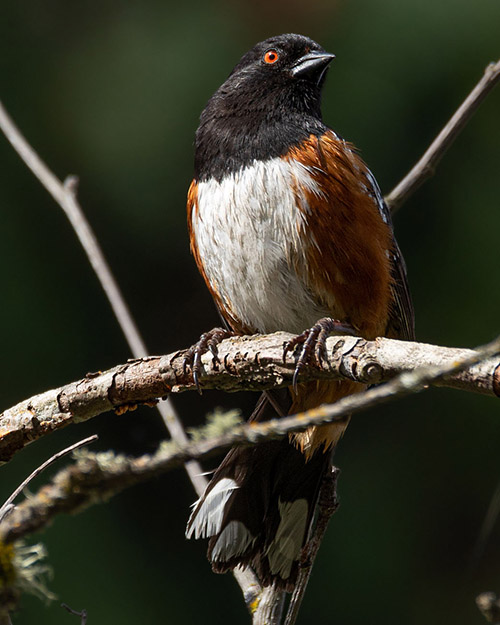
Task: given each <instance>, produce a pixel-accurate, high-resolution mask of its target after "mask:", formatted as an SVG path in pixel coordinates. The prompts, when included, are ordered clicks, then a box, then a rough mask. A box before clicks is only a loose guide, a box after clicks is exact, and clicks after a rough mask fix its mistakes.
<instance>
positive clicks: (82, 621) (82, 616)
mask: <svg viewBox="0 0 500 625" xmlns="http://www.w3.org/2000/svg"><path fill="white" fill-rule="evenodd" d="M61 608H64V609H65V610H66V611H67V612H69V613H70V614H74V615H75V616H79V617H80V625H86V624H87V610H81V611H80V612H77V611H76V610H73V609H72V608H70V607H69V605H66V604H65V603H61Z"/></svg>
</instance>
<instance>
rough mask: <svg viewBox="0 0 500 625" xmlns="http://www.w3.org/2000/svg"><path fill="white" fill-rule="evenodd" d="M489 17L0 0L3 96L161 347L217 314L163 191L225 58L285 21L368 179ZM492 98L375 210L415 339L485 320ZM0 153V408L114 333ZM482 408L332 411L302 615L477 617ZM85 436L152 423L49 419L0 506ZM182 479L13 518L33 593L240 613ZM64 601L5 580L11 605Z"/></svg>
mask: <svg viewBox="0 0 500 625" xmlns="http://www.w3.org/2000/svg"><path fill="white" fill-rule="evenodd" d="M499 24H500V4H499V3H498V0H478V2H470V1H466V0H441V2H436V1H435V0H418V1H417V0H407V1H406V2H401V1H400V0H378V1H375V2H373V1H370V0H351V1H350V2H347V0H309V1H308V2H301V1H299V0H287V1H285V0H275V2H273V3H269V2H264V1H263V0H256V1H252V2H250V1H249V0H247V1H244V0H209V1H206V2H201V1H199V0H198V1H196V0H195V1H191V2H185V3H174V2H171V1H165V0H143V1H142V2H125V1H120V0H101V1H100V2H99V3H97V2H90V1H89V0H82V1H80V2H75V1H71V0H70V1H68V0H17V1H16V2H12V1H10V2H9V1H8V0H7V1H5V2H3V3H2V19H1V22H0V58H1V59H2V61H1V64H2V98H3V100H4V103H5V105H6V107H7V109H8V110H9V111H10V113H11V115H12V116H13V117H14V119H15V120H16V122H17V124H18V125H19V126H20V128H21V129H22V130H23V132H24V133H25V134H26V136H27V138H28V139H29V141H30V142H31V143H32V144H33V146H34V147H35V148H36V149H37V150H38V151H39V153H40V155H41V156H42V157H43V158H44V159H45V160H46V162H47V163H48V164H49V165H50V166H51V167H52V168H53V169H54V171H55V172H56V173H57V174H58V175H59V176H60V177H61V178H64V177H65V176H66V175H67V174H69V173H75V174H78V175H79V177H80V180H81V183H80V191H79V197H80V199H81V203H82V205H83V207H84V208H85V211H86V214H87V216H88V218H89V219H90V221H91V223H92V225H93V227H94V228H95V231H96V233H97V235H98V237H99V240H100V242H101V244H102V246H103V248H104V250H105V253H106V255H107V257H108V259H109V261H110V263H111V265H112V267H113V269H114V271H115V273H116V276H117V279H118V281H119V282H120V284H121V286H122V288H123V291H124V293H125V295H126V297H127V300H128V301H129V303H130V306H131V308H132V310H133V312H134V315H135V316H136V319H137V322H138V324H139V326H140V327H141V329H142V331H143V333H144V336H145V339H146V342H147V344H148V345H149V348H150V349H151V350H152V351H153V352H154V353H166V352H170V351H173V350H175V349H177V348H181V347H186V346H187V345H189V344H191V343H192V342H193V341H194V340H195V338H196V337H197V336H198V335H199V334H200V333H201V332H202V331H203V330H206V329H207V328H210V327H213V326H214V325H215V324H217V323H218V319H217V315H216V313H215V310H214V306H213V305H212V303H211V300H210V297H209V295H208V293H207V291H206V289H205V287H204V285H203V283H202V280H201V278H200V277H199V276H198V274H197V271H196V269H195V266H194V263H193V260H192V258H191V257H190V254H189V245H188V238H187V233H186V227H185V208H184V207H185V193H186V189H187V187H188V184H189V182H190V178H191V174H192V141H193V134H194V131H195V129H196V126H197V120H198V116H199V113H200V111H201V109H202V108H203V106H204V104H205V102H206V100H207V99H208V97H209V96H210V95H211V93H212V92H213V91H214V90H215V89H216V88H217V87H218V85H219V84H220V83H221V82H222V80H223V79H224V78H225V77H226V75H227V74H228V73H229V71H230V70H231V68H232V66H233V65H234V64H235V63H236V61H237V60H238V59H239V57H240V55H241V54H242V53H243V52H245V51H246V50H247V49H248V48H249V47H250V46H251V45H253V44H254V43H255V42H257V41H259V40H261V39H264V38H265V37H268V36H270V35H273V34H278V33H280V32H287V31H295V32H301V33H304V34H307V35H309V36H311V37H313V38H314V39H316V40H318V41H319V42H320V43H321V44H322V45H323V46H324V47H325V48H326V49H327V50H330V51H333V52H335V53H336V55H337V59H336V61H335V62H334V65H333V66H332V69H331V71H330V74H329V78H328V81H327V85H326V88H325V94H324V107H323V109H324V118H325V121H327V123H329V124H330V125H331V126H332V127H334V128H335V129H336V130H337V131H338V132H340V133H341V134H342V135H343V136H345V137H346V138H349V139H350V140H352V141H354V142H355V143H356V145H357V146H358V147H359V148H360V149H361V151H362V153H363V156H364V157H365V159H366V160H367V162H368V163H369V164H370V166H371V168H372V169H373V171H374V173H375V174H376V176H377V178H378V180H379V182H380V185H381V187H382V189H384V190H385V191H389V190H390V188H391V186H392V185H394V184H396V183H397V182H398V181H399V179H400V178H401V177H402V176H403V175H404V174H405V173H406V171H407V170H408V169H409V167H410V166H411V165H413V163H414V162H415V160H416V159H417V158H418V157H419V156H420V155H421V153H422V152H423V151H424V149H425V148H426V147H427V146H428V144H429V142H430V141H431V140H432V138H433V137H434V136H435V134H436V133H437V132H438V131H439V129H440V128H441V127H442V125H443V124H444V123H445V121H446V120H447V119H448V117H449V116H450V114H451V113H452V112H453V111H454V110H455V108H456V107H457V105H458V104H459V103H460V102H461V100H462V99H463V97H465V95H466V94H467V93H468V91H469V90H470V89H471V88H472V86H473V85H474V84H475V82H476V81H477V80H478V79H479V77H480V75H481V73H482V71H483V69H484V67H485V66H486V64H487V63H488V62H490V61H494V60H496V59H498V57H499V56H500V54H499V53H500V46H499V37H498V33H499ZM499 111H500V90H499V89H497V91H496V92H494V93H492V94H491V95H490V96H489V97H488V99H487V101H486V102H485V103H484V104H483V105H482V107H481V108H480V110H479V111H478V112H477V113H476V115H475V117H474V118H473V120H472V121H471V122H470V124H469V125H468V126H467V128H466V129H465V131H464V132H463V134H462V135H461V136H460V138H459V139H458V140H457V142H456V143H455V144H454V145H453V147H452V148H451V150H450V151H449V153H448V154H447V155H446V157H445V159H444V161H443V163H442V164H441V165H440V167H439V169H438V171H437V173H436V176H435V177H434V178H433V179H432V180H431V181H429V182H428V183H426V185H425V186H424V187H423V188H422V189H421V190H419V191H418V192H417V193H416V194H415V195H414V197H412V198H411V200H410V201H409V202H408V204H407V205H406V206H404V207H403V208H402V209H401V211H400V212H399V214H398V215H397V218H396V230H397V234H398V239H399V242H400V244H401V247H402V249H403V251H404V253H405V256H406V259H407V262H408V266H409V273H410V280H411V286H412V291H413V294H414V299H415V305H416V311H417V324H418V325H417V332H418V336H419V339H420V340H422V341H428V342H436V343H442V344H447V345H457V346H473V345H475V344H479V343H481V342H484V341H486V340H488V339H489V338H491V337H492V336H494V335H495V334H496V333H498V328H499V324H498V317H499V312H500V289H499V287H498V269H497V267H498V265H499V262H500V245H499V241H500V236H499V232H500V210H499V199H498V198H499V195H498V178H499V172H500V115H499ZM0 166H1V184H0V207H1V211H2V223H3V228H2V234H1V246H0V257H1V287H0V293H1V308H0V319H1V322H0V328H1V329H0V337H1V339H0V340H1V345H2V360H1V365H0V367H1V377H0V379H1V382H0V400H1V401H0V409H3V408H6V407H8V406H10V405H12V404H14V403H16V402H17V401H20V400H21V399H24V398H26V397H28V396H30V395H33V394H35V393H38V392H41V391H44V390H46V389H48V388H52V387H55V386H58V385H60V384H63V383H65V382H69V381H71V380H73V379H77V378H79V377H81V376H82V375H84V374H85V373H86V372H87V371H95V370H99V369H105V368H107V367H109V366H112V365H114V364H116V363H119V362H122V361H124V360H125V359H126V358H127V357H128V356H129V352H128V349H127V346H126V344H125V342H124V340H123V338H122V335H121V333H120V330H119V329H118V328H117V325H116V323H115V321H114V319H113V316H112V314H111V312H110V310H109V306H108V304H107V303H106V300H105V298H104V296H103V294H102V292H101V290H100V287H99V286H98V284H97V282H96V279H95V277H94V276H93V274H92V271H91V269H90V267H89V266H88V263H87V261H86V259H85V257H84V254H83V252H82V251H81V249H80V247H79V245H78V243H77V242H76V239H75V235H74V234H73V232H72V230H71V228H70V226H69V224H68V223H67V221H66V219H65V217H64V216H63V214H62V212H61V210H60V209H59V208H58V207H57V206H56V205H55V204H54V202H53V201H52V200H51V198H50V197H49V196H48V195H47V193H46V192H45V191H44V190H43V189H42V188H41V186H40V185H39V183H38V182H37V181H36V180H34V178H33V176H32V175H31V173H30V172H28V171H27V169H26V168H25V166H24V165H23V164H22V163H21V162H20V160H19V158H18V157H17V156H16V154H15V153H14V152H13V150H12V149H11V148H10V146H9V145H8V144H7V142H6V141H5V140H4V138H3V137H2V138H0ZM189 395H190V396H184V397H179V398H176V405H177V407H178V409H179V411H180V412H181V414H182V415H183V418H184V419H185V421H186V424H187V425H188V426H190V425H191V426H192V425H195V424H199V423H201V422H202V419H203V415H204V414H205V413H207V412H208V411H209V410H212V409H213V408H214V406H216V405H221V406H223V407H224V409H231V408H235V407H239V408H242V410H243V412H244V414H247V413H248V411H249V410H250V407H251V405H252V402H253V401H254V400H255V397H254V396H252V395H248V394H237V395H230V396H227V395H220V394H216V393H205V394H204V395H203V396H202V397H201V398H200V397H198V396H196V394H195V393H191V394H189ZM498 416H499V409H498V404H497V403H496V402H495V401H494V400H493V399H486V398H482V397H476V396H472V395H465V394H460V393H458V392H452V391H447V390H431V391H428V392H426V393H424V394H421V395H418V396H415V397H412V398H410V399H406V400H404V401H400V402H398V403H396V404H394V405H391V406H386V407H384V408H382V409H380V410H376V411H371V412H370V413H368V414H363V415H360V416H357V417H356V418H355V419H354V420H353V422H352V424H351V426H350V428H349V431H348V433H347V435H346V437H345V438H344V440H343V441H342V444H341V446H340V448H339V450H338V452H337V456H336V462H337V464H338V465H339V466H340V467H341V469H342V476H341V480H340V497H341V504H342V505H341V508H340V510H339V512H338V513H337V515H336V516H335V518H334V520H333V521H332V523H331V527H330V530H329V533H328V536H327V539H326V540H325V542H324V544H323V547H322V550H321V553H320V557H319V560H318V563H317V566H316V569H315V571H314V574H313V578H312V581H311V584H310V586H309V589H308V594H307V596H306V599H305V602H304V606H303V609H302V613H301V616H300V619H299V622H300V623H302V624H307V623H314V624H315V625H322V624H327V623H331V622H335V623H342V624H343V625H349V624H351V623H352V624H359V623H370V624H382V623H383V624H384V625H391V624H394V625H396V624H397V625H400V623H402V622H404V623H408V624H410V625H411V624H415V625H417V624H419V625H420V624H424V623H425V624H426V625H433V624H436V625H437V624H440V625H441V624H442V623H448V622H449V623H451V622H453V623H454V624H455V625H461V624H462V623H463V624H465V623H467V624H468V625H471V624H473V623H478V624H479V623H481V622H482V617H481V615H480V614H479V612H478V611H477V610H476V607H475V605H474V597H475V595H476V594H477V593H478V592H480V591H484V590H490V589H491V590H496V591H498V590H500V570H499V565H498V563H499V561H500V531H499V527H498V523H497V525H496V526H495V528H494V531H493V533H492V535H491V536H490V537H489V540H488V542H487V544H486V545H485V548H484V550H483V552H482V553H481V554H480V556H479V557H476V558H473V556H472V554H473V551H474V545H475V542H476V540H477V537H478V533H479V529H480V526H481V523H482V521H483V519H484V516H485V513H486V511H487V508H488V505H489V502H490V499H491V496H492V494H493V492H494V490H495V488H496V485H497V482H498V480H499V478H500V455H499V453H498V441H499V440H500V421H499V419H498ZM93 432H98V433H99V435H100V441H99V445H98V447H99V448H102V449H108V448H114V449H117V450H122V451H126V452H129V453H140V452H142V451H145V450H151V449H153V448H154V447H155V446H156V445H157V443H158V441H159V440H160V439H162V438H163V437H164V436H165V432H164V430H163V426H162V424H161V422H160V420H159V417H158V416H157V415H156V413H155V411H154V410H147V409H144V410H139V411H137V412H135V413H132V414H130V413H128V414H125V415H123V416H121V417H118V416H113V415H103V416H102V417H101V418H99V419H95V420H93V421H92V422H90V423H86V424H82V425H79V426H77V427H72V428H70V429H68V430H65V431H62V432H59V433H57V434H55V435H53V436H52V437H50V438H49V439H47V440H44V441H40V442H38V443H36V444H34V445H32V446H31V447H30V448H28V449H26V450H25V451H24V452H22V453H20V454H19V455H18V456H17V457H16V458H15V459H14V460H13V461H12V463H10V464H9V465H8V466H6V467H2V469H1V476H2V477H1V482H0V500H3V499H5V497H6V496H7V495H8V494H9V493H10V492H11V491H12V490H13V489H14V487H15V486H16V485H17V484H18V483H19V482H20V481H21V479H22V478H23V477H24V476H25V475H27V474H28V473H29V472H30V471H31V470H32V469H33V468H34V467H35V466H37V465H38V464H39V463H40V462H41V461H43V460H44V459H46V458H47V457H48V456H49V455H50V454H52V453H53V452H55V451H57V450H59V449H61V448H62V447H64V446H65V445H67V444H69V443H71V442H74V441H75V440H77V439H79V438H83V437H84V436H86V435H87V434H89V433H93ZM54 470H55V469H54ZM46 479H48V475H45V476H43V477H42V478H41V480H39V483H41V482H42V483H43V481H44V480H46ZM33 488H34V487H33ZM193 498H194V495H193V492H192V490H191V487H190V485H189V483H188V481H187V478H186V477H185V475H184V474H183V473H182V472H181V471H177V472H175V473H172V474H170V475H168V476H166V477H165V478H164V479H162V480H158V481H155V482H154V483H150V484H148V485H146V486H142V487H137V488H134V489H132V490H131V491H129V492H127V493H125V494H123V495H121V496H120V497H118V498H116V499H115V500H113V501H112V502H110V504H109V505H106V506H99V507H94V508H92V509H90V510H88V511H86V512H85V513H83V514H80V515H78V516H76V517H73V518H61V519H59V520H58V521H57V522H56V523H55V524H54V525H53V526H52V527H51V528H50V529H49V530H48V531H47V532H45V534H44V535H43V536H37V537H36V540H40V539H41V538H42V539H43V541H44V543H45V544H46V546H47V548H48V551H49V554H50V562H51V565H52V566H53V568H54V571H55V577H54V579H53V580H52V582H51V589H52V590H53V591H54V592H56V593H57V594H58V596H59V598H60V601H64V602H65V603H67V604H68V605H70V606H71V607H72V608H74V609H78V610H80V609H81V608H85V609H86V610H87V611H88V614H89V620H88V622H89V624H94V623H114V622H116V623H121V624H122V625H127V624H128V623H137V622H141V623H156V622H163V621H165V622H169V623H176V624H178V625H182V624H183V623H185V624H187V623H193V622H200V621H201V622H204V623H207V624H208V623H212V622H213V623H234V622H241V623H244V622H247V618H248V617H247V616H246V614H245V611H244V607H243V603H242V601H241V599H240V596H239V590H238V589H237V587H236V585H235V583H234V581H233V580H232V579H231V577H230V576H225V577H220V576H215V575H213V574H212V573H211V572H210V569H209V566H208V564H207V563H206V561H205V559H204V551H205V545H203V544H198V543H193V542H189V543H188V542H185V541H184V539H183V532H184V524H185V521H186V518H187V515H188V510H189V504H190V503H191V501H192V500H193ZM74 620H75V617H72V616H70V615H68V614H67V613H66V612H65V611H64V610H62V609H61V608H60V607H59V605H58V602H55V603H53V604H52V605H51V606H50V607H48V608H47V607H45V606H44V605H43V604H42V603H41V602H40V601H39V600H37V599H34V598H31V597H26V598H25V599H24V600H23V603H22V609H21V611H20V612H19V613H18V614H16V615H14V619H13V622H14V625H25V624H28V623H35V622H36V623H38V624H40V625H44V624H49V623H50V624H51V625H59V624H67V623H71V622H73V621H74Z"/></svg>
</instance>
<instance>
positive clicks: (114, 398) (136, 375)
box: [0, 332, 500, 462]
mask: <svg viewBox="0 0 500 625" xmlns="http://www.w3.org/2000/svg"><path fill="white" fill-rule="evenodd" d="M290 337H291V335H289V334H286V333H283V332H277V333H275V334H270V335H258V336H253V337H238V338H232V339H227V340H225V341H223V342H222V343H221V345H220V347H219V354H220V359H221V362H222V363H223V365H221V366H217V364H214V362H213V359H212V356H211V355H209V354H206V355H205V356H204V357H203V366H204V371H203V375H202V377H201V383H202V387H203V388H204V389H220V390H225V391H241V390H252V391H258V390H265V389H269V388H274V387H278V386H289V385H290V384H291V379H292V375H293V371H294V366H295V364H294V360H293V359H292V358H291V357H289V358H288V359H287V361H286V362H283V358H282V353H283V342H284V341H286V340H288V339H289V338H290ZM327 347H328V361H324V362H323V364H322V368H321V369H319V368H317V367H313V366H311V367H308V368H307V370H305V371H304V374H303V375H302V376H301V380H302V381H306V380H312V379H338V378H350V379H352V380H355V381H357V382H363V383H366V384H376V383H379V382H382V381H385V380H389V379H391V378H392V377H394V375H396V374H398V373H401V372H403V371H412V370H414V369H415V368H416V367H427V366H442V365H444V366H447V365H449V364H452V363H454V362H456V361H460V360H463V359H464V358H469V357H474V354H475V352H474V351H473V350H469V349H455V348H449V347H439V346H436V345H427V344H424V343H410V342H406V341H395V340H391V339H385V338H379V339H376V340H375V341H365V340H364V339H361V338H356V337H331V338H329V339H328V342H327ZM183 353H184V352H177V353H175V354H170V355H167V356H151V357H148V358H142V359H138V360H131V361H129V362H127V363H125V364H123V365H119V366H118V367H114V368H113V369H110V370H109V371H105V372H103V373H95V374H87V376H86V377H85V378H83V379H82V380H78V381H77V382H73V383H71V384H67V385H66V386H63V387H61V388H57V389H54V390H51V391H47V392H46V393H42V394H41V395H36V396H34V397H31V398H30V399H27V400H25V401H23V402H21V403H20V404H17V405H16V406H14V407H12V408H10V409H8V410H6V411H5V412H3V413H2V414H0V461H3V462H6V461H7V460H9V459H10V458H11V457H12V456H13V455H14V454H15V453H16V452H17V451H18V450H19V449H22V448H23V447H24V446H26V445H27V444H28V443H30V442H32V441H34V440H37V439H39V438H41V437H42V436H44V435H46V434H48V433H49V432H51V431H53V430H57V429H59V428H61V427H64V426H66V425H68V424H70V423H76V422H79V421H85V420H87V419H91V418H92V417H95V416H97V415H98V414H101V413H103V412H107V411H109V410H114V411H116V412H118V413H121V412H125V411H126V410H127V409H131V408H134V407H135V406H136V405H137V404H139V403H145V404H149V405H151V403H152V402H154V401H155V400H156V398H159V397H164V396H166V395H168V394H169V393H177V392H181V391H187V390H193V389H194V385H193V383H192V378H191V375H190V374H189V372H188V373H185V372H184V371H183ZM435 384H439V385H441V386H448V387H450V388H458V389H462V390H467V391H472V392H477V393H483V394H486V395H500V363H499V361H498V359H493V360H489V361H486V362H482V363H479V364H475V365H474V366H471V367H469V368H467V369H465V370H464V371H460V372H459V373H453V374H451V375H446V376H445V377H443V378H442V379H439V380H438V381H436V382H435ZM181 442H182V441H181Z"/></svg>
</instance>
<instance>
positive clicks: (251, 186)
mask: <svg viewBox="0 0 500 625" xmlns="http://www.w3.org/2000/svg"><path fill="white" fill-rule="evenodd" d="M301 188H302V189H306V190H308V191H309V192H313V193H315V194H316V195H321V190H320V189H319V187H318V185H317V184H316V182H315V181H314V179H313V178H312V176H311V175H310V173H309V171H308V169H307V167H305V166H304V165H302V164H301V163H299V162H297V161H284V160H282V159H280V158H274V159H271V160H268V161H266V162H260V161H254V163H253V164H252V165H250V166H248V167H246V168H245V169H243V170H241V171H239V172H237V173H234V174H231V175H230V176H227V177H226V178H224V179H223V180H222V181H221V182H216V181H208V182H201V183H199V185H198V211H193V215H192V217H193V231H194V236H195V238H196V244H197V246H198V251H199V255H200V258H201V260H202V262H203V266H204V269H205V273H206V276H207V278H208V280H209V281H210V283H211V286H212V288H213V289H214V290H215V291H217V292H218V294H219V296H220V297H221V299H222V301H223V303H224V305H225V306H226V307H227V308H228V309H229V310H231V311H232V313H233V314H234V315H235V316H236V317H237V318H238V319H239V320H241V321H242V323H244V324H245V325H246V326H249V327H251V328H254V329H255V330H256V331H258V332H275V331H277V330H286V331H289V332H295V333H298V332H302V331H303V330H304V329H305V328H308V327H310V326H311V325H312V324H313V323H315V321H317V320H318V319H319V318H320V317H324V316H326V315H328V311H327V310H326V309H324V308H323V307H322V306H321V305H320V304H319V303H318V302H315V301H314V299H313V297H312V295H311V293H310V292H309V290H308V289H307V285H306V284H305V281H304V278H303V277H301V275H299V274H302V275H303V272H302V271H301V267H303V266H304V263H305V256H304V255H305V247H304V244H305V241H306V237H304V236H303V237H299V233H300V232H301V230H302V232H304V229H305V228H306V226H307V224H306V221H307V212H308V209H309V207H308V206H307V202H306V199H305V197H304V195H303V194H301V193H300V189H301ZM297 202H298V203H299V205H300V209H301V210H300V209H299V206H297ZM307 236H308V238H307V241H308V242H309V243H308V244H311V238H310V234H308V235H307ZM312 244H314V241H312Z"/></svg>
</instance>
